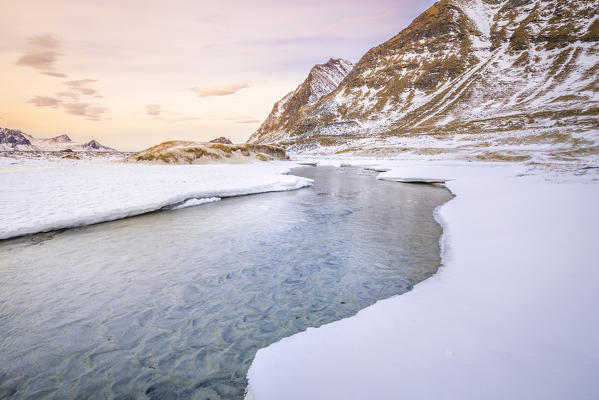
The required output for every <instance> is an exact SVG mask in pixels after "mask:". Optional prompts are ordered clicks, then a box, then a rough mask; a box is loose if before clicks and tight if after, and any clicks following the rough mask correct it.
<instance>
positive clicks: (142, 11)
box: [0, 0, 433, 151]
mask: <svg viewBox="0 0 599 400" xmlns="http://www.w3.org/2000/svg"><path fill="white" fill-rule="evenodd" d="M432 3H433V1H429V0H424V1H418V0H370V1H367V2H366V1H362V0H359V1H355V0H346V1H339V0H329V1H322V0H318V1H313V0H291V1H260V0H258V1H251V2H248V1H228V0H220V1H204V0H196V1H191V0H189V1H183V0H169V1H164V0H161V1H151V0H144V1H142V0H129V1H125V0H121V1H113V0H103V1H96V0H86V1H80V0H53V1H48V0H19V1H17V0H0V127H6V128H11V129H20V130H22V131H24V132H26V133H29V134H31V135H33V136H36V137H40V138H47V137H53V136H57V135H61V134H65V133H66V134H68V135H69V136H70V137H71V138H72V139H73V140H76V141H88V140H91V139H96V140H98V141H99V142H100V143H102V144H104V145H107V146H110V147H114V148H117V149H119V150H123V151H134V150H141V149H143V148H146V147H149V146H152V145H155V144H158V143H160V142H163V141H167V140H199V141H206V140H210V139H213V138H216V137H219V136H226V137H228V138H230V139H231V140H233V141H234V142H244V141H245V140H247V138H249V136H250V135H251V134H252V133H253V132H254V131H255V130H256V129H257V128H258V127H259V126H260V123H261V122H262V121H263V120H264V119H265V118H266V117H267V116H268V114H269V112H270V111H271V109H272V107H273V104H274V103H275V102H276V101H277V100H279V99H280V98H281V97H283V96H284V95H285V94H286V93H288V92H290V91H292V90H293V89H295V87H296V86H297V85H298V84H300V83H301V82H302V81H303V80H304V79H305V78H306V76H307V74H308V72H309V71H310V68H311V67H312V66H313V65H314V64H319V63H324V62H326V61H327V60H328V59H329V58H331V57H333V58H345V59H347V60H350V61H352V62H357V61H358V60H359V59H360V57H361V56H362V55H363V54H364V53H365V52H366V51H368V49H370V48H372V47H374V46H376V45H378V44H380V43H382V42H384V41H385V40H387V39H389V38H391V37H392V36H394V35H395V34H397V33H398V32H399V31H401V30H402V29H403V28H405V27H406V26H407V25H408V24H409V23H410V21H411V20H412V19H413V18H415V17H416V16H417V15H418V14H420V13H421V12H422V11H424V10H425V9H427V8H428V7H429V6H430V5H432Z"/></svg>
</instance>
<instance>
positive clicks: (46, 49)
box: [16, 34, 62, 73]
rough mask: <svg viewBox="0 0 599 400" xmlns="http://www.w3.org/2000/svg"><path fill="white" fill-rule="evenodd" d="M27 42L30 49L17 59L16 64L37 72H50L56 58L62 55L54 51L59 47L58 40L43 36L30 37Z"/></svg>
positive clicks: (50, 36)
mask: <svg viewBox="0 0 599 400" xmlns="http://www.w3.org/2000/svg"><path fill="white" fill-rule="evenodd" d="M27 42H28V43H29V45H30V48H29V49H28V50H27V51H26V52H25V54H23V55H22V56H21V57H19V59H18V60H17V61H16V64H17V65H20V66H23V67H32V68H35V69H39V70H52V69H53V68H54V63H55V62H56V60H57V59H58V57H59V56H61V55H62V54H61V53H59V52H58V51H56V49H58V48H59V47H60V39H58V38H57V37H56V36H54V35H51V34H44V35H36V36H32V37H30V38H29V40H28V41H27ZM44 73H46V72H44Z"/></svg>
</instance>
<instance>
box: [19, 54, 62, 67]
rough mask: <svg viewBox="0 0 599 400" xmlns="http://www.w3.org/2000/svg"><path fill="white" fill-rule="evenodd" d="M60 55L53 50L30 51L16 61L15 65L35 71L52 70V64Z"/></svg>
mask: <svg viewBox="0 0 599 400" xmlns="http://www.w3.org/2000/svg"><path fill="white" fill-rule="evenodd" d="M60 55H61V54H60V53H59V52H57V51H54V50H37V49H32V50H29V51H27V52H26V53H25V54H23V55H22V56H21V57H20V58H19V59H18V60H17V65H20V66H22V67H32V68H35V69H52V68H54V62H55V61H56V59H57V58H58V56H60Z"/></svg>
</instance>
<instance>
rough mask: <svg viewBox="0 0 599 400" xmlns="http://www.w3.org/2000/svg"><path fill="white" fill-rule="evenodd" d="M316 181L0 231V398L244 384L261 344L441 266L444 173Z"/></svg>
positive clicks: (332, 172)
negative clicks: (421, 179) (407, 180)
mask: <svg viewBox="0 0 599 400" xmlns="http://www.w3.org/2000/svg"><path fill="white" fill-rule="evenodd" d="M293 173H294V174H295V175H300V176H305V177H308V178H313V179H315V183H314V186H313V187H311V188H307V189H301V190H298V191H289V192H277V193H267V194H261V195H256V196H245V197H237V198H229V199H223V200H222V201H220V202H216V203H210V204H204V205H201V206H198V207H192V208H185V209H180V210H173V211H164V212H157V213H152V214H146V215H142V216H138V217H133V218H128V219H124V220H120V221H114V222H108V223H103V224H99V225H93V226H88V227H83V228H77V229H71V230H67V231H64V232H55V233H50V234H42V235H35V236H30V237H24V238H19V239H13V240H5V241H0V260H1V262H0V398H2V399H4V398H15V399H18V398H27V399H33V398H47V399H69V398H80V399H110V398H113V399H126V398H131V399H133V398H142V399H143V398H148V399H176V398H178V399H241V398H242V397H243V393H244V389H245V386H246V378H245V377H246V373H247V369H248V368H249V366H250V363H251V361H252V359H253V357H254V355H255V353H256V351H257V350H258V349H259V348H261V347H264V346H266V345H268V344H270V343H273V342H275V341H277V340H279V339H281V338H283V337H286V336H289V335H292V334H294V333H296V332H299V331H302V330H304V329H306V328H307V327H310V326H319V325H322V324H325V323H329V322H332V321H335V320H339V319H341V318H345V317H348V316H351V315H353V314H355V313H356V312H357V311H358V310H360V309H362V308H364V307H366V306H368V305H371V304H373V303H375V302H376V301H377V300H380V299H383V298H386V297H389V296H392V295H395V294H398V293H404V292H406V291H407V290H410V288H411V287H412V285H414V284H415V283H417V282H419V281H421V280H423V279H426V278H427V277H429V276H431V275H432V274H433V273H435V271H436V269H437V268H438V266H439V262H440V258H439V252H440V251H439V245H438V241H439V237H440V234H441V228H440V227H439V225H438V224H437V223H436V222H435V221H434V218H433V210H434V209H435V207H437V206H438V205H441V204H443V203H444V202H446V201H447V200H449V199H450V198H451V195H450V194H449V192H448V191H447V190H445V189H441V188H436V187H433V186H429V185H411V184H399V183H392V182H383V181H377V180H376V179H375V177H374V175H373V174H371V173H367V172H364V171H361V170H358V169H353V168H340V169H339V168H338V169H335V168H320V167H318V168H302V169H297V170H295V171H294V172H293Z"/></svg>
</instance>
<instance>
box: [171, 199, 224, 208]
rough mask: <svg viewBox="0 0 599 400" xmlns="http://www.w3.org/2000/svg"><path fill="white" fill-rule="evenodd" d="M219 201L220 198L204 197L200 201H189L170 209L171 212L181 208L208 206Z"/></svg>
mask: <svg viewBox="0 0 599 400" xmlns="http://www.w3.org/2000/svg"><path fill="white" fill-rule="evenodd" d="M220 200H221V198H220V197H205V198H202V199H189V200H187V201H185V202H183V203H182V204H179V205H177V206H174V207H173V208H171V210H180V209H182V208H188V207H195V206H200V205H202V204H208V203H215V202H217V201H220Z"/></svg>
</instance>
